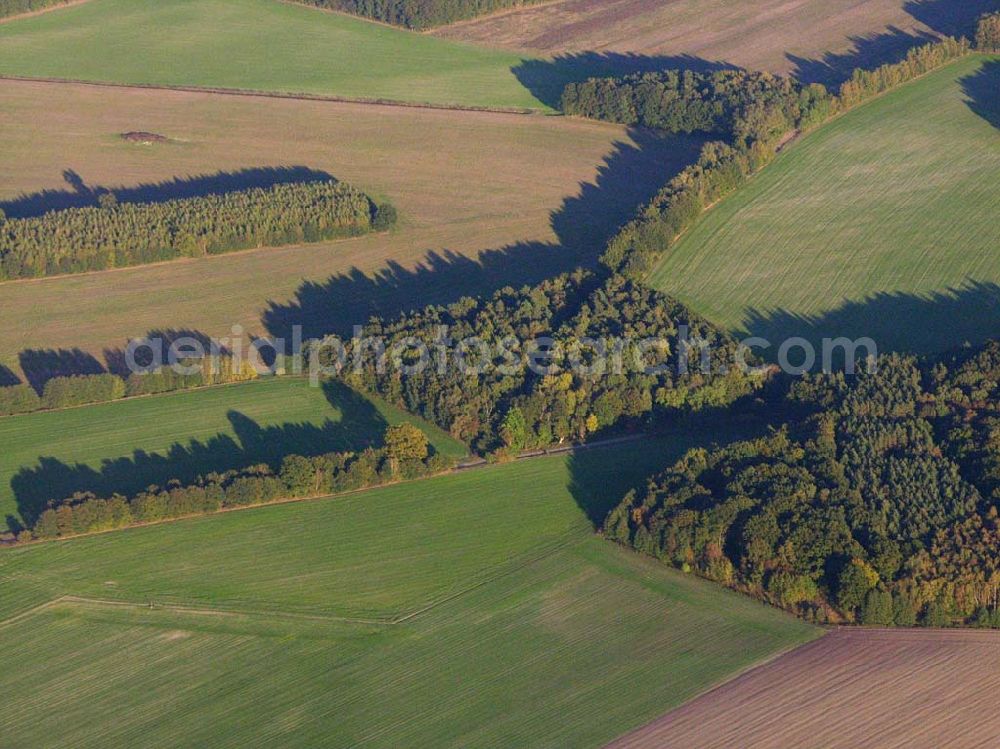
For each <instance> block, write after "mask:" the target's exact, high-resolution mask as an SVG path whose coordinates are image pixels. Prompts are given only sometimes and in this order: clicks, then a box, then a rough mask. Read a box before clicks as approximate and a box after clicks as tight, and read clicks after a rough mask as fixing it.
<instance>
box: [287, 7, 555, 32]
mask: <svg viewBox="0 0 1000 749" xmlns="http://www.w3.org/2000/svg"><path fill="white" fill-rule="evenodd" d="M298 2H301V3H305V4H307V5H315V6H318V7H320V8H328V9H330V10H342V11H345V12H347V13H354V14H355V15H359V16H365V17H366V18H373V19H375V20H376V21H384V22H385V23H391V24H394V25H396V26H405V27H406V28H408V29H427V28H430V27H432V26H443V25H445V24H448V23H452V22H454V21H461V20H463V19H466V18H475V17H476V16H482V15H485V14H487V13H493V12H495V11H498V10H504V9H505V8H517V7H520V6H522V5H531V4H533V3H535V2H542V0H298Z"/></svg>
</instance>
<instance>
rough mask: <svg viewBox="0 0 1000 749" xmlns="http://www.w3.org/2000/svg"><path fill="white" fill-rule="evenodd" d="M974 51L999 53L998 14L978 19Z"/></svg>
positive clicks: (999, 23)
mask: <svg viewBox="0 0 1000 749" xmlns="http://www.w3.org/2000/svg"><path fill="white" fill-rule="evenodd" d="M976 49H978V50H979V51H981V52H1000V12H998V13H986V14H984V15H983V16H982V18H980V19H979V25H978V27H977V29H976Z"/></svg>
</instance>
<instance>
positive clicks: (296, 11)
mask: <svg viewBox="0 0 1000 749" xmlns="http://www.w3.org/2000/svg"><path fill="white" fill-rule="evenodd" d="M522 59H523V58H522V56H520V55H516V54H512V53H509V52H501V51H495V50H489V49H481V48H477V47H473V46H471V45H466V44H462V43H457V42H449V41H446V40H443V39H436V38H434V37H430V36H424V35H421V34H416V33H412V32H408V31H402V30H399V29H393V28H390V27H388V26H383V25H380V24H375V23H370V22H367V21H362V20H360V19H357V18H352V17H349V16H346V15H341V14H334V13H327V12H323V11H320V10H316V9H313V8H307V7H304V6H297V5H292V4H286V3H282V2H278V0H89V1H88V2H86V3H83V4H82V5H76V6H72V7H69V8H64V9H59V10H54V11H52V12H49V13H44V14H41V15H38V16H33V17H28V18H23V19H18V20H15V21H11V22H9V23H5V24H2V25H0V74H5V75H19V76H33V77H55V78H72V79H76V80H87V81H100V82H110V83H129V84H141V83H147V84H159V85H185V86H208V87H223V88H239V89H248V90H255V91H276V92H285V93H308V94H323V95H331V96H345V97H354V98H364V99H378V98H381V99H394V100H399V101H408V102H430V103H434V104H458V105H465V106H485V107H517V108H538V109H543V108H545V107H544V105H543V104H542V103H541V102H540V101H539V100H538V99H536V98H535V97H534V96H533V95H532V94H531V93H530V92H529V91H528V90H527V89H526V88H524V87H523V86H522V85H521V84H520V83H519V82H518V80H517V78H516V77H515V76H514V74H513V73H512V72H511V69H512V68H514V67H516V66H517V65H518V64H519V63H520V62H521V60H522Z"/></svg>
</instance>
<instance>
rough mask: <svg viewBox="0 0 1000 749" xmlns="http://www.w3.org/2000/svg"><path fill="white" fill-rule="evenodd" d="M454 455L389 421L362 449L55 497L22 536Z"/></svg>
mask: <svg viewBox="0 0 1000 749" xmlns="http://www.w3.org/2000/svg"><path fill="white" fill-rule="evenodd" d="M452 465H453V461H452V460H451V459H449V458H446V457H444V456H442V455H440V454H438V453H433V452H432V450H431V448H430V446H429V444H428V441H427V437H426V436H425V435H424V433H423V432H421V431H420V430H419V429H418V428H417V427H415V426H413V425H412V424H405V423H404V424H399V425H396V426H390V427H388V429H386V432H385V436H384V446H383V447H381V448H378V449H376V448H367V449H365V450H362V451H360V452H335V453H327V454H324V455H319V456H315V457H307V456H303V455H289V456H287V457H285V459H284V460H283V461H282V463H281V467H280V468H279V469H278V470H277V471H274V470H272V469H271V467H270V466H268V465H267V464H266V463H265V464H261V465H254V466H247V467H245V468H242V469H239V470H232V471H226V472H223V473H211V474H208V475H207V476H203V477H201V478H199V479H198V480H196V481H195V482H193V483H191V484H188V485H182V484H180V483H179V482H176V481H172V482H168V483H167V485H166V486H163V487H151V488H149V489H147V490H146V491H144V492H140V493H139V494H136V495H135V496H132V497H125V496H122V495H118V494H115V495H113V496H110V497H96V496H94V495H93V494H90V493H77V494H74V495H73V496H72V497H68V498H66V499H61V500H58V501H53V502H50V506H49V508H48V509H46V510H45V511H44V512H42V514H41V515H40V516H39V518H38V520H37V521H36V523H35V525H34V526H33V527H32V528H31V529H30V530H27V531H22V533H21V534H20V535H19V536H18V540H19V541H30V540H33V539H39V540H44V539H52V538H63V537H66V536H74V535H79V534H83V533H94V532H98V531H107V530H114V529H118V528H125V527H128V526H131V525H139V524H142V523H153V522H158V521H162V520H169V519H173V518H180V517H186V516H190V515H202V514H207V513H211V512H218V511H220V510H224V509H229V508H234V507H248V506H251V505H260V504H266V503H268V502H276V501H281V500H289V499H297V498H303V497H315V496H321V495H326V494H335V493H338V492H345V491H351V490H354V489H363V488H367V487H372V486H378V485H380V484H385V483H388V482H391V481H397V480H400V479H413V478H419V477H421V476H429V475H433V474H436V473H440V472H442V471H445V470H448V469H449V468H451V467H452Z"/></svg>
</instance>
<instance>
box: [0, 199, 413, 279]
mask: <svg viewBox="0 0 1000 749" xmlns="http://www.w3.org/2000/svg"><path fill="white" fill-rule="evenodd" d="M98 200H99V205H96V206H86V207H82V208H67V209H65V210H59V211H50V212H49V213H46V214H44V215H42V216H39V217H32V218H19V219H5V218H3V216H2V215H0V281H4V280H10V279H17V278H38V277H41V276H47V275H54V274H61V273H81V272H84V271H94V270H106V269H108V268H120V267H124V266H130V265H140V264H143V263H153V262H158V261H162V260H172V259H175V258H179V257H199V256H202V255H215V254H219V253H223V252H230V251H233V250H243V249H250V248H254V247H270V246H278V245H284V244H294V243H299V242H318V241H321V240H327V239H333V238H336V237H347V236H354V235H357V234H362V233H365V232H367V231H371V230H373V229H382V228H388V225H389V224H391V223H392V221H393V220H394V217H395V211H393V210H392V209H391V207H376V206H375V205H374V203H373V202H372V201H371V199H370V198H369V197H368V196H367V195H365V194H364V193H363V192H361V191H359V190H357V189H355V188H353V187H351V186H349V185H346V184H344V183H342V182H337V181H335V180H318V181H313V182H299V183H283V184H277V185H273V186H271V187H267V188H250V189H247V190H239V191H234V192H227V193H221V194H212V195H204V196H200V197H192V198H181V199H175V200H168V201H165V202H161V203H119V202H118V201H117V199H116V198H115V196H114V194H113V193H110V192H108V193H103V194H101V195H100V197H99V198H98Z"/></svg>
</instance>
